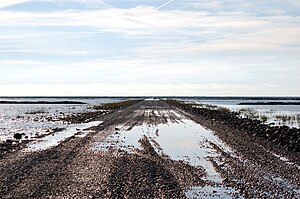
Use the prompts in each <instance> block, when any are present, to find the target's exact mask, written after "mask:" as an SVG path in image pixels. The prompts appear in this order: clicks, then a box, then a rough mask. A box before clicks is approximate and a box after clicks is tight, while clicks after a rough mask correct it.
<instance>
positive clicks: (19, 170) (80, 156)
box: [0, 100, 300, 198]
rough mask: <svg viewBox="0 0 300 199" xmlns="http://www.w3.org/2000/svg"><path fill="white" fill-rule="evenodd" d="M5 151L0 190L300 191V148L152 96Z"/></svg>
mask: <svg viewBox="0 0 300 199" xmlns="http://www.w3.org/2000/svg"><path fill="white" fill-rule="evenodd" d="M94 119H95V120H99V121H103V123H101V124H100V125H99V126H95V127H92V128H91V130H92V131H91V132H90V133H88V134H87V135H84V136H76V135H75V136H72V137H70V138H68V139H66V140H64V141H63V142H61V143H60V144H59V145H57V146H55V147H52V148H48V149H46V150H42V151H35V152H26V151H24V150H17V151H15V152H12V153H10V154H8V155H6V156H4V157H3V158H1V159H0V198H300V172H299V169H300V166H299V164H300V163H299V160H300V158H299V157H300V156H299V153H296V152H291V151H287V150H285V149H284V148H280V147H279V146H276V145H274V144H272V143H269V142H266V141H264V140H261V139H259V138H256V137H251V136H249V135H248V134H247V133H245V132H243V131H240V130H237V129H234V128H232V127H230V125H227V124H223V123H222V122H218V121H213V122H212V121H210V120H208V119H206V118H205V117H201V115H195V114H192V113H188V112H185V111H183V110H182V109H180V108H178V107H175V106H171V105H169V104H168V103H167V102H166V101H161V100H145V101H140V102H138V103H136V104H134V105H131V106H129V107H127V108H125V109H122V110H118V111H115V112H112V113H109V114H107V115H103V116H99V117H97V118H94ZM78 134H80V132H79V133H78Z"/></svg>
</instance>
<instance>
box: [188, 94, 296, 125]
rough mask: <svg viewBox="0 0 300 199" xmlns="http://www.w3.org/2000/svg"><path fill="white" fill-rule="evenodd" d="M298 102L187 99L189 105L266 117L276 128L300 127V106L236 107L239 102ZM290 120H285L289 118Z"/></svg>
mask: <svg viewBox="0 0 300 199" xmlns="http://www.w3.org/2000/svg"><path fill="white" fill-rule="evenodd" d="M274 101H276V102H278V101H279V102H295V101H296V102H299V100H222V99H219V100H203V99H201V100H198V99H187V100H186V102H189V103H199V104H200V103H201V104H209V105H216V106H220V107H225V108H228V109H230V110H232V111H236V112H239V111H241V110H245V111H243V112H242V113H241V116H247V115H248V116H252V117H257V118H262V117H267V121H266V122H267V123H274V124H275V125H277V126H281V125H287V126H289V127H296V128H299V127H300V106H299V105H238V104H239V103H241V102H274ZM289 117H290V119H286V118H289Z"/></svg>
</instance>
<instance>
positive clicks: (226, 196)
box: [185, 185, 242, 199]
mask: <svg viewBox="0 0 300 199" xmlns="http://www.w3.org/2000/svg"><path fill="white" fill-rule="evenodd" d="M185 194H186V196H187V197H188V198H191V199H196V198H197V199H198V198H210V199H219V198H223V199H231V198H242V197H240V196H239V195H238V194H237V192H236V191H235V189H232V188H227V187H219V186H215V187H214V186H208V185H207V186H204V187H191V188H189V189H188V190H187V191H186V193H185Z"/></svg>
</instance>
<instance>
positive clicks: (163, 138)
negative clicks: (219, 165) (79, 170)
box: [92, 109, 241, 198]
mask: <svg viewBox="0 0 300 199" xmlns="http://www.w3.org/2000/svg"><path fill="white" fill-rule="evenodd" d="M139 114H143V115H144V116H145V117H146V118H147V119H145V120H143V122H142V123H139V124H137V125H135V126H126V124H125V125H120V126H117V127H115V129H112V132H111V136H109V137H107V139H105V140H104V141H102V142H100V143H95V145H94V146H93V147H92V150H95V151H104V152H106V151H107V152H108V151H110V152H112V153H113V154H115V155H118V153H122V151H126V152H129V153H135V151H136V150H137V149H141V146H140V143H139V140H140V139H142V138H143V136H146V137H147V138H148V140H149V141H150V142H151V144H152V146H153V147H154V148H155V150H156V152H157V153H158V154H160V155H161V156H167V157H170V158H171V159H173V160H181V161H184V162H186V163H188V164H190V165H192V166H195V167H201V168H204V169H205V176H204V177H203V178H202V180H204V181H205V182H206V183H207V185H206V186H204V187H187V188H186V189H187V190H186V196H187V197H189V198H195V197H196V196H199V195H201V196H206V197H208V198H218V197H222V198H231V197H232V196H234V195H236V194H237V191H236V190H235V189H233V188H230V187H224V186H223V184H222V182H223V179H222V177H221V175H220V174H219V173H218V172H217V171H216V170H215V168H214V166H213V164H212V163H211V161H210V159H211V158H213V159H217V158H218V157H219V156H220V155H221V154H220V152H219V151H217V150H216V149H215V146H217V147H218V148H219V149H222V150H223V151H224V152H226V153H230V154H232V155H233V153H234V152H233V150H232V149H231V148H229V147H228V146H226V144H225V143H223V142H222V141H221V140H220V139H219V138H218V137H217V136H216V135H214V133H213V132H212V131H210V130H208V129H205V128H203V127H202V126H201V125H199V124H197V123H195V122H194V121H192V120H190V119H188V118H186V117H184V116H183V115H181V114H180V113H178V112H176V111H174V110H153V109H145V110H144V112H143V113H139ZM151 118H157V121H161V122H162V123H157V124H155V122H154V121H153V120H151ZM162 118H163V119H162ZM240 198H241V197H240Z"/></svg>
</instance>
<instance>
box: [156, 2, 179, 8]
mask: <svg viewBox="0 0 300 199" xmlns="http://www.w3.org/2000/svg"><path fill="white" fill-rule="evenodd" d="M173 1H175V0H170V1H168V2H167V3H164V4H163V5H161V6H159V7H157V8H156V9H155V10H159V9H161V8H162V7H165V6H166V5H168V4H169V3H172V2H173Z"/></svg>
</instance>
